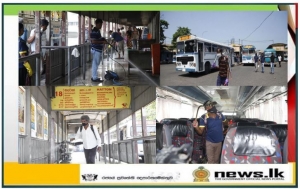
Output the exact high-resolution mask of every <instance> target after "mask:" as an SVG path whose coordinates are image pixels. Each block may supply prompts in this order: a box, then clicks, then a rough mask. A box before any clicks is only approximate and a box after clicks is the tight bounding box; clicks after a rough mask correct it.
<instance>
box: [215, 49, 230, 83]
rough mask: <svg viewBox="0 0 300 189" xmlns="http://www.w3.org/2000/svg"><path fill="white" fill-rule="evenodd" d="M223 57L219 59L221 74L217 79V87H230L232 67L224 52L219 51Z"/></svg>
mask: <svg viewBox="0 0 300 189" xmlns="http://www.w3.org/2000/svg"><path fill="white" fill-rule="evenodd" d="M219 51H220V53H221V56H220V57H219V74H218V78H217V86H221V85H228V83H229V74H230V66H229V63H228V58H227V57H226V56H224V55H223V50H222V49H219Z"/></svg>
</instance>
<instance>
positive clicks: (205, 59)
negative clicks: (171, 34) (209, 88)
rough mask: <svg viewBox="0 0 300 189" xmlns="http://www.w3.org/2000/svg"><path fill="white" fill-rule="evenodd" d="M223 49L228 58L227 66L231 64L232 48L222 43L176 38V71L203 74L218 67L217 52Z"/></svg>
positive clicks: (193, 37) (192, 37)
mask: <svg viewBox="0 0 300 189" xmlns="http://www.w3.org/2000/svg"><path fill="white" fill-rule="evenodd" d="M219 48H220V49H223V54H224V55H226V56H228V60H229V64H230V67H231V64H232V62H233V54H234V52H233V47H230V46H227V45H224V44H222V43H218V42H214V41H210V40H207V39H203V38H199V37H196V36H194V35H185V36H180V37H178V38H177V54H176V71H183V72H189V73H192V72H205V73H206V74H208V73H210V71H211V69H213V68H217V67H218V66H219V62H218V55H217V50H218V49H219Z"/></svg>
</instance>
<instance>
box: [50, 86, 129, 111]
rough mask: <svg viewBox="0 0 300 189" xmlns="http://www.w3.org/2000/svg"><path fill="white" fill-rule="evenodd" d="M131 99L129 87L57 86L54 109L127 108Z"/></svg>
mask: <svg viewBox="0 0 300 189" xmlns="http://www.w3.org/2000/svg"><path fill="white" fill-rule="evenodd" d="M130 101H131V91H130V88H129V87H123V86H109V87H107V86H93V87H55V98H52V99H51V108H52V110H99V109H106V110H107V109H126V108H129V106H130Z"/></svg>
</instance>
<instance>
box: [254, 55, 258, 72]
mask: <svg viewBox="0 0 300 189" xmlns="http://www.w3.org/2000/svg"><path fill="white" fill-rule="evenodd" d="M254 66H255V70H254V71H255V72H257V70H258V56H257V53H255V56H254Z"/></svg>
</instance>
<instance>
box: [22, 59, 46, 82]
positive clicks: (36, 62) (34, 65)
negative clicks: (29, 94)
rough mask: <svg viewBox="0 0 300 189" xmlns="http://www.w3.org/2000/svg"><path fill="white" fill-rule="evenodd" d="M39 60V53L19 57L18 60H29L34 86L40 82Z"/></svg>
mask: <svg viewBox="0 0 300 189" xmlns="http://www.w3.org/2000/svg"><path fill="white" fill-rule="evenodd" d="M41 60H42V58H41V53H36V54H31V55H28V56H26V57H22V58H19V62H25V61H28V62H29V64H30V67H31V69H32V72H33V75H35V81H34V83H35V86H40V84H41V73H40V72H41V70H40V67H41Z"/></svg>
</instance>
